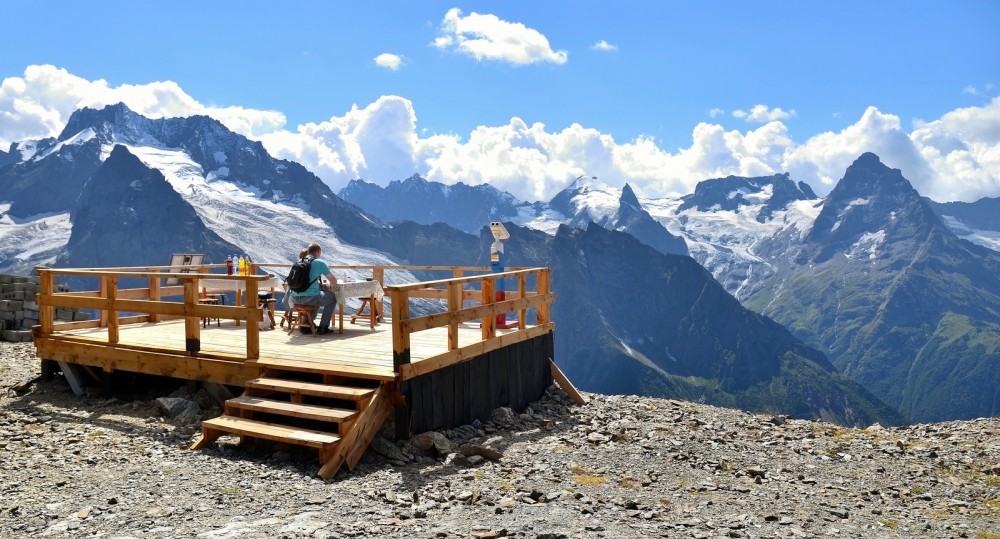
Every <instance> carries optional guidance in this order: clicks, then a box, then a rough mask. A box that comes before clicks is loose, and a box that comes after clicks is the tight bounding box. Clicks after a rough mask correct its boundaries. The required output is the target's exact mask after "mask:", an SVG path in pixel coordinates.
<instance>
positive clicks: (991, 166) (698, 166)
mask: <svg viewBox="0 0 1000 539" xmlns="http://www.w3.org/2000/svg"><path fill="white" fill-rule="evenodd" d="M456 17H461V14H460V13H459V14H456ZM500 22H503V21H500ZM527 30H530V29H527ZM484 31H485V30H484ZM456 35H457V34H456ZM117 102H124V103H125V104H126V105H128V106H129V107H130V108H132V109H134V110H135V111H137V112H139V113H141V114H143V115H145V116H148V117H152V118H160V117H169V116H191V115H195V114H204V115H208V116H211V117H213V118H216V119H218V120H219V121H220V122H222V123H223V124H225V125H226V126H227V127H229V128H230V129H232V130H233V131H236V132H238V133H241V134H243V135H246V136H247V137H249V138H252V139H256V140H260V141H261V142H262V143H263V144H264V146H265V147H266V148H267V149H268V151H270V152H271V153H272V154H274V155H276V156H278V157H282V158H286V159H292V160H295V161H298V162H300V163H302V164H303V165H305V166H306V167H307V168H309V169H310V170H312V171H313V172H314V173H316V174H317V175H318V176H319V177H320V178H322V179H323V180H324V181H326V182H327V183H328V184H329V185H330V186H331V187H332V188H334V189H335V190H336V189H339V188H340V187H342V186H344V185H346V183H347V182H348V181H349V180H351V179H356V178H364V179H366V180H368V181H373V182H376V183H379V184H382V185H384V184H386V183H388V182H389V181H392V180H399V179H402V178H405V177H408V176H410V175H412V174H413V173H415V172H416V173H419V174H421V175H423V176H424V177H426V178H428V179H431V180H435V181H440V182H444V183H455V182H458V181H463V182H465V183H469V184H478V183H484V182H487V183H490V184H492V185H494V186H495V187H497V188H499V189H503V190H507V191H510V192H511V193H513V194H514V195H515V196H518V197H519V198H522V199H525V200H547V199H549V198H551V197H552V196H554V195H555V194H556V193H557V192H558V191H559V190H560V189H562V188H563V187H565V185H566V184H567V183H568V182H570V181H571V180H572V179H573V178H575V177H577V176H579V175H581V174H586V175H590V176H598V177H599V178H600V179H601V180H602V181H604V182H606V183H609V184H612V185H622V184H624V183H625V182H626V181H627V182H629V183H630V184H631V185H633V186H634V187H636V188H637V189H638V190H639V191H640V192H641V193H643V194H646V195H648V196H659V195H663V194H666V193H669V192H678V193H688V192H691V191H692V190H693V188H694V186H695V184H696V183H697V182H698V181H701V180H703V179H706V178H712V177H721V176H726V175H730V174H735V175H743V176H756V175H767V174H773V173H775V172H784V171H788V172H790V173H791V174H792V178H794V179H795V180H801V181H805V182H806V183H809V184H810V185H811V186H812V187H813V188H814V189H815V190H816V191H817V192H818V193H820V194H825V193H826V192H828V191H829V190H830V189H831V188H832V186H833V184H835V183H836V181H837V180H839V179H840V176H841V175H842V174H843V172H844V170H845V169H846V168H847V166H848V165H849V164H850V163H851V162H852V161H853V160H854V159H855V158H856V157H857V156H858V155H860V154H861V153H863V152H865V151H872V152H875V153H877V154H878V155H879V156H880V157H881V158H882V160H883V162H885V163H886V164H887V165H889V166H891V167H894V168H900V169H902V170H903V172H904V174H906V177H907V178H908V179H910V180H911V181H912V182H913V183H914V186H915V187H917V189H919V190H920V192H921V193H923V194H925V195H927V196H930V197H931V198H933V199H935V200H938V201H949V200H966V201H972V200H976V199H978V198H981V197H983V196H993V197H995V196H1000V97H996V98H993V99H992V100H991V101H989V102H988V103H986V104H984V105H982V106H975V107H966V108H959V109H956V110H953V111H951V112H948V113H946V114H944V115H942V116H941V117H940V118H938V119H936V120H933V121H929V122H922V123H919V124H918V125H916V126H915V127H914V128H912V129H910V130H907V129H905V128H904V127H903V125H902V122H901V120H900V118H899V117H898V116H896V115H893V114H891V113H889V112H883V111H881V110H879V109H878V108H876V107H868V109H867V110H865V111H864V112H863V113H862V114H861V116H860V118H858V120H857V121H855V122H854V123H852V124H851V125H848V126H847V127H845V128H844V129H842V130H840V131H838V132H832V131H831V132H825V133H820V134H817V135H814V136H812V137H809V138H808V139H806V140H805V141H801V142H799V141H794V140H792V138H791V136H790V135H789V131H788V127H787V126H786V125H785V124H784V123H783V122H782V120H783V119H785V118H787V117H788V116H790V115H792V114H794V112H793V111H791V110H789V111H784V110H782V109H781V108H779V107H773V108H772V107H768V106H767V105H764V104H756V105H754V106H753V107H750V108H749V109H748V110H746V111H742V112H744V115H743V116H742V117H744V118H745V119H747V120H748V121H751V120H752V121H756V122H763V124H762V125H760V126H759V127H756V128H755V129H749V130H746V131H740V130H735V129H734V130H727V129H726V128H724V127H723V126H722V125H719V124H715V123H710V122H702V123H699V124H698V125H696V126H694V128H693V130H692V134H691V143H690V145H689V146H688V147H686V148H679V149H675V150H671V149H665V148H662V147H660V146H659V145H658V144H657V142H656V141H655V140H653V139H651V138H648V137H638V138H636V139H634V140H628V141H618V140H616V139H615V138H614V137H613V136H612V135H610V134H608V133H602V132H600V131H598V130H596V129H592V128H588V127H585V126H583V125H580V124H577V123H574V124H572V125H570V126H568V127H564V128H562V129H558V128H556V129H554V128H552V127H550V126H546V125H545V124H543V123H540V122H535V123H530V124H529V123H527V122H525V121H524V120H522V119H520V118H517V117H515V118H511V120H510V121H509V122H508V123H506V124H504V125H496V126H479V127H477V128H476V129H475V130H473V131H472V132H471V133H469V134H468V135H467V136H466V135H453V134H447V135H441V134H436V135H430V136H423V135H421V134H420V131H419V128H418V123H417V118H418V117H417V111H416V110H415V109H414V106H413V103H412V102H411V101H410V100H408V99H406V98H405V97H400V96H382V97H380V98H378V99H377V100H375V101H374V102H373V103H370V104H368V105H365V106H357V105H355V106H353V107H352V108H351V110H349V111H347V112H346V113H345V114H343V115H342V116H334V117H331V118H329V119H326V120H324V121H320V122H317V123H307V124H304V125H299V126H296V127H294V128H289V127H288V126H287V125H286V123H287V121H286V118H285V116H284V114H282V113H281V112H278V111H268V110H256V109H249V108H244V107H239V106H228V107H218V106H210V105H205V104H202V103H199V102H198V101H197V100H196V99H194V98H193V97H191V96H190V95H188V94H187V93H185V92H184V90H183V89H182V88H181V87H180V86H179V85H177V84H176V83H174V82H171V81H164V82H152V83H148V84H138V85H132V84H123V85H120V86H114V87H113V86H111V85H109V84H108V83H107V82H106V81H104V80H95V81H90V80H87V79H84V78H81V77H78V76H75V75H73V74H71V73H69V72H68V71H66V70H65V69H59V68H56V67H54V66H48V65H43V66H30V67H28V68H27V69H26V70H25V73H24V76H23V77H9V78H7V79H4V80H3V82H2V84H0V148H3V149H6V148H7V146H8V145H9V144H10V143H11V142H15V141H20V140H25V139H30V138H43V137H51V136H56V135H57V134H58V133H59V131H60V130H61V129H62V128H63V126H64V125H65V123H66V121H67V120H68V119H69V115H70V114H72V112H73V111H74V110H76V109H77V108H80V107H84V106H89V107H102V106H104V105H108V104H113V103H117ZM755 111H756V112H755ZM718 116H721V113H720V114H719V115H718Z"/></svg>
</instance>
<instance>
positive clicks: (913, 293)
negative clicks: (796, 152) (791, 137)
mask: <svg viewBox="0 0 1000 539" xmlns="http://www.w3.org/2000/svg"><path fill="white" fill-rule="evenodd" d="M408 181H410V182H411V183H415V182H416V179H415V178H411V179H410V180H408ZM344 195H345V196H347V197H348V199H349V200H350V199H351V198H350V196H349V193H344ZM503 197H504V200H505V201H506V204H507V207H512V208H517V217H516V218H515V219H514V221H516V222H517V223H520V224H523V225H526V226H529V227H532V228H536V229H538V230H543V231H545V232H547V233H549V234H556V231H557V230H558V227H559V226H561V225H568V226H573V227H578V228H582V227H585V226H586V225H585V223H587V222H591V221H593V222H595V224H599V225H602V226H604V227H606V228H609V229H611V230H625V231H629V232H631V231H630V230H629V228H628V227H621V226H619V225H618V223H619V222H618V221H616V220H615V219H614V218H613V217H612V216H616V215H619V214H620V213H621V212H623V211H632V208H633V207H635V208H637V209H639V210H640V211H641V212H642V213H643V214H645V215H650V216H651V217H652V218H654V219H656V220H657V221H659V223H660V224H661V225H662V227H663V228H664V229H665V230H667V231H668V233H669V234H670V235H671V237H680V238H681V239H683V241H684V243H685V246H686V251H687V252H689V253H690V255H691V256H692V257H693V258H694V259H695V260H697V261H698V262H699V263H700V264H702V265H703V266H704V267H705V268H707V269H708V270H709V271H710V272H711V273H712V275H713V276H714V277H715V278H716V279H717V280H718V281H719V282H720V283H722V284H723V286H724V287H725V288H726V290H727V291H728V292H729V293H731V294H733V295H734V296H736V297H737V298H739V299H740V300H741V301H743V302H744V303H745V304H746V305H747V306H748V307H750V308H751V309H754V310H755V311H757V312H760V313H762V314H765V315H767V316H770V317H772V318H774V319H775V320H777V321H779V322H781V323H782V324H784V325H785V326H786V327H788V328H789V329H790V330H791V331H792V332H793V333H794V334H795V335H796V336H798V337H799V338H801V339H803V340H804V341H805V342H806V343H809V344H810V345H812V346H814V347H816V348H817V349H819V350H822V351H823V352H825V353H826V354H828V355H829V357H830V358H831V360H832V362H833V363H834V364H835V365H837V366H838V367H839V368H841V369H843V370H844V372H845V373H846V374H847V375H848V376H850V377H852V378H854V379H855V380H857V381H860V382H861V383H863V384H864V385H865V386H866V387H867V388H868V389H870V390H871V391H872V392H874V393H875V394H876V395H877V396H879V397H880V398H882V399H884V400H885V401H886V402H888V403H889V404H891V405H892V406H894V407H898V408H899V409H900V410H901V411H902V413H903V415H904V416H905V417H906V418H907V419H909V420H911V421H936V420H943V419H956V418H959V419H965V418H973V417H980V416H992V415H996V414H998V413H1000V292H998V290H1000V289H998V287H997V285H998V281H997V279H998V276H1000V270H998V268H1000V265H998V262H997V260H998V257H1000V254H998V253H997V251H996V250H994V249H996V248H997V247H998V246H1000V217H998V216H1000V199H983V200H980V201H978V202H975V203H947V204H938V203H935V202H932V201H929V200H927V199H922V198H921V197H920V196H919V195H918V194H917V192H916V191H915V190H914V189H913V187H912V186H911V185H910V183H909V182H908V181H907V180H906V179H905V178H904V177H903V176H902V173H901V172H900V171H898V170H892V169H888V168H887V167H885V166H884V165H883V164H882V163H881V162H880V161H879V159H878V157H877V156H875V155H874V154H870V153H868V154H864V155H862V156H861V157H859V158H858V160H857V161H856V162H855V163H854V164H853V165H852V166H851V167H850V168H849V169H848V170H847V172H846V173H845V176H844V178H843V180H841V182H840V183H838V185H837V186H836V188H835V189H834V190H833V191H832V192H831V193H830V195H828V196H827V197H826V198H824V199H821V198H819V197H817V196H816V195H815V193H813V191H812V190H811V189H810V188H809V187H808V186H807V185H806V184H804V183H802V182H794V181H793V180H792V179H791V178H790V177H789V176H788V175H787V174H778V175H774V176H767V177H756V178H742V177H735V176H730V177H727V178H718V179H710V180H705V181H702V182H700V183H699V184H698V186H697V188H696V189H695V192H694V193H692V194H690V195H686V196H683V197H675V198H664V199H645V200H643V199H639V198H637V197H635V196H634V193H633V192H632V190H631V188H629V187H628V186H626V187H625V188H623V189H620V190H619V189H615V188H612V187H609V186H607V185H603V184H601V183H600V182H597V181H595V180H593V179H579V180H577V181H575V182H574V183H572V184H571V185H569V186H568V187H567V188H566V189H565V190H564V191H563V192H561V193H559V194H558V195H556V196H555V197H554V198H553V199H552V200H551V201H550V202H548V203H535V204H526V203H518V202H517V201H511V197H510V196H509V195H506V194H503ZM393 200H394V198H393V195H392V194H391V185H390V187H387V188H386V189H385V199H384V201H386V202H384V203H386V204H389V205H392V204H393V203H394V202H393ZM356 202H358V203H359V204H360V205H361V206H362V207H364V208H366V209H368V210H369V211H372V212H376V213H377V212H378V207H377V205H376V206H368V205H367V203H361V201H356ZM427 203H428V204H430V203H431V202H427ZM433 204H435V206H436V207H437V210H436V211H437V212H439V214H440V215H447V211H445V210H443V209H442V207H450V206H448V204H449V202H448V201H447V200H445V199H437V200H434V201H433ZM421 205H423V204H421ZM483 205H484V207H497V205H496V204H493V203H491V202H490V201H488V200H487V201H485V202H484V204H483ZM508 213H511V212H510V211H509V212H508ZM632 235H633V236H635V237H636V238H640V239H642V241H643V242H644V243H646V244H647V245H652V246H656V245H657V244H656V243H655V241H651V240H650V239H649V237H648V236H646V237H645V238H642V237H640V236H641V234H640V233H636V232H632ZM965 240H968V241H965ZM972 242H974V243H972ZM660 250H661V252H671V250H670V249H669V248H667V249H664V248H662V247H660ZM514 252H516V250H514ZM513 256H516V255H513Z"/></svg>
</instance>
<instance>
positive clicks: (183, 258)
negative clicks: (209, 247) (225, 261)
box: [163, 253, 205, 286]
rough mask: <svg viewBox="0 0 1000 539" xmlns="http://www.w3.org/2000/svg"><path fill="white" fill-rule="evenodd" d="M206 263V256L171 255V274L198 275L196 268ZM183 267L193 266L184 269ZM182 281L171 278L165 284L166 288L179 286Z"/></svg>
mask: <svg viewBox="0 0 1000 539" xmlns="http://www.w3.org/2000/svg"><path fill="white" fill-rule="evenodd" d="M204 261H205V255H198V254H177V253H174V254H172V255H170V266H171V268H170V273H198V272H197V271H195V270H196V266H201V265H202V263H204ZM181 266H193V267H190V268H184V267H181ZM179 284H181V280H180V279H178V278H176V277H169V278H167V280H165V281H164V282H163V285H164V286H177V285H179Z"/></svg>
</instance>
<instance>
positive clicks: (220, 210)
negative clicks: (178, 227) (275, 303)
mask: <svg viewBox="0 0 1000 539" xmlns="http://www.w3.org/2000/svg"><path fill="white" fill-rule="evenodd" d="M127 148H128V150H129V152H131V153H132V154H134V155H135V156H136V157H138V158H139V160H141V161H142V162H143V163H144V164H145V165H146V166H148V167H150V168H155V169H157V170H159V171H160V172H162V173H163V175H164V177H165V178H166V179H167V182H169V183H170V185H171V186H172V187H173V188H174V190H175V191H177V193H179V194H180V195H181V196H182V197H183V198H184V199H185V200H186V201H187V202H188V203H189V204H191V206H193V207H194V209H195V211H196V212H197V213H198V216H199V217H200V218H201V219H202V221H204V223H205V226H207V227H208V228H209V229H211V230H212V231H213V232H215V233H216V234H218V235H219V236H220V237H222V239H224V240H226V241H228V242H229V243H232V244H233V245H238V246H241V247H243V249H244V250H245V252H243V253H233V254H237V255H241V254H249V255H250V257H251V258H252V259H253V260H254V261H255V262H259V263H275V264H290V263H292V262H293V261H294V260H295V258H296V257H297V256H298V253H299V251H300V250H301V249H304V248H305V247H306V245H308V244H309V242H312V241H315V242H317V243H319V244H320V245H322V246H323V259H324V260H326V261H327V262H328V263H329V264H330V265H367V266H371V265H391V264H394V262H393V261H392V260H391V259H389V258H388V257H386V256H385V255H383V254H382V253H379V252H377V251H372V250H369V249H364V248H359V247H356V246H354V245H349V244H345V243H343V242H341V241H340V239H339V238H337V236H336V235H335V234H334V233H333V230H332V229H330V227H329V226H327V224H326V223H324V222H323V220H322V219H320V218H319V217H316V216H314V215H311V214H310V213H309V212H308V211H306V210H305V208H304V201H303V200H295V199H293V200H282V199H281V197H280V194H278V195H276V196H275V200H263V199H261V198H260V193H259V192H256V190H255V189H253V188H250V187H247V186H240V185H238V184H237V183H235V182H238V178H227V180H221V179H215V180H214V181H210V180H208V179H206V177H205V172H204V171H203V170H202V167H201V166H200V165H199V164H198V163H196V162H194V161H193V160H192V159H191V157H190V156H188V154H187V153H186V152H184V151H183V150H174V149H165V148H158V147H152V146H127ZM213 177H215V176H213ZM275 271H276V272H278V273H280V272H281V271H284V270H277V269H276V270H275ZM365 273H366V272H362V271H347V270H334V275H336V276H337V277H338V278H342V277H345V276H349V277H350V278H351V279H353V280H359V279H364V278H365V277H370V276H371V275H370V274H368V275H366V274H365Z"/></svg>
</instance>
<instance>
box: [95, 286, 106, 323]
mask: <svg viewBox="0 0 1000 539" xmlns="http://www.w3.org/2000/svg"><path fill="white" fill-rule="evenodd" d="M97 282H98V292H99V293H100V296H101V297H102V298H106V297H108V283H107V281H105V280H104V277H98V278H97ZM97 326H98V327H102V328H103V327H108V311H106V310H104V309H101V312H99V313H97Z"/></svg>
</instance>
